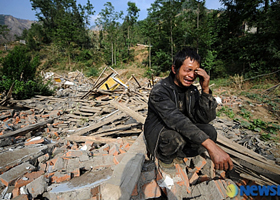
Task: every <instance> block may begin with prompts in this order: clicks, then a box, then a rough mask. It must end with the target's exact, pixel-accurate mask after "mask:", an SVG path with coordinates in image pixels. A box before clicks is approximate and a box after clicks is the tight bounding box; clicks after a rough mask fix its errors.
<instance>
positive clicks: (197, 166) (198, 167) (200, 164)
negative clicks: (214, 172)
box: [192, 155, 207, 173]
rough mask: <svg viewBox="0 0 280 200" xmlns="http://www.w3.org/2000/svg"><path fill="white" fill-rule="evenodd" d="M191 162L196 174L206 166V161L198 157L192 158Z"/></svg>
mask: <svg viewBox="0 0 280 200" xmlns="http://www.w3.org/2000/svg"><path fill="white" fill-rule="evenodd" d="M192 162H193V164H194V167H195V169H196V172H197V173H198V172H199V171H200V170H201V169H202V168H203V167H204V165H206V163H207V162H206V160H205V159H204V158H203V157H202V156H200V155H198V156H195V157H194V158H192Z"/></svg>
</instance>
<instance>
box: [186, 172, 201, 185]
mask: <svg viewBox="0 0 280 200" xmlns="http://www.w3.org/2000/svg"><path fill="white" fill-rule="evenodd" d="M188 178H189V181H190V184H192V185H193V184H196V182H197V180H198V178H199V176H198V175H197V173H196V172H192V173H189V174H188Z"/></svg>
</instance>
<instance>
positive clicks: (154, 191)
mask: <svg viewBox="0 0 280 200" xmlns="http://www.w3.org/2000/svg"><path fill="white" fill-rule="evenodd" d="M142 191H143V193H144V195H145V199H150V198H158V197H160V196H161V191H160V187H159V186H158V184H157V182H156V181H155V180H152V181H151V182H149V183H147V184H145V185H143V187H142Z"/></svg>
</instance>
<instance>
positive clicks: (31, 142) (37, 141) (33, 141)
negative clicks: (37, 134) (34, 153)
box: [25, 138, 45, 146]
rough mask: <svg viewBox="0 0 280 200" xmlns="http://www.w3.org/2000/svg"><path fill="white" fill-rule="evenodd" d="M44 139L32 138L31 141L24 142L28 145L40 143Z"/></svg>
mask: <svg viewBox="0 0 280 200" xmlns="http://www.w3.org/2000/svg"><path fill="white" fill-rule="evenodd" d="M44 141H45V140H44V138H42V139H39V140H32V141H29V142H26V143H25V146H28V145H31V144H41V143H44Z"/></svg>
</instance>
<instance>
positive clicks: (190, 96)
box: [189, 91, 193, 112]
mask: <svg viewBox="0 0 280 200" xmlns="http://www.w3.org/2000/svg"><path fill="white" fill-rule="evenodd" d="M192 93H193V91H191V95H190V102H189V112H191V104H192Z"/></svg>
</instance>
